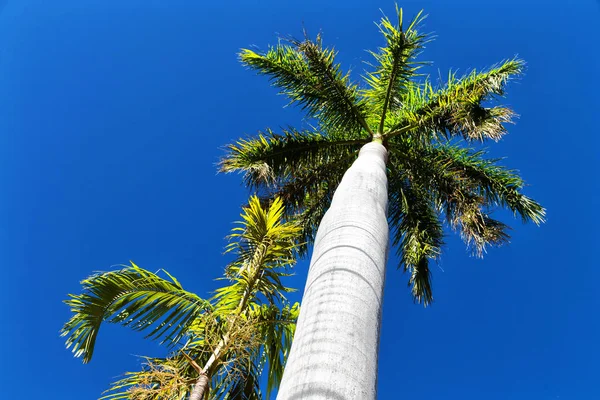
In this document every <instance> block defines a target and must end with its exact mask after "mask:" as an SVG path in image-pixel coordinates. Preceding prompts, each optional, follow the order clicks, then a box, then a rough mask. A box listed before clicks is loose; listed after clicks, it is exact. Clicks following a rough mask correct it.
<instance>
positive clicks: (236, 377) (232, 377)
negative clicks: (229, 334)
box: [208, 357, 263, 400]
mask: <svg viewBox="0 0 600 400" xmlns="http://www.w3.org/2000/svg"><path fill="white" fill-rule="evenodd" d="M228 368H229V371H227V373H225V374H223V375H222V376H219V377H216V378H215V380H214V382H213V384H212V389H211V391H210V392H209V395H208V399H209V400H262V398H263V397H262V392H261V390H260V373H261V371H262V368H261V366H260V365H259V364H257V363H256V360H255V359H254V358H235V357H234V358H233V362H231V363H230V365H228Z"/></svg>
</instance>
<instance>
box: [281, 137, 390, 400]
mask: <svg viewBox="0 0 600 400" xmlns="http://www.w3.org/2000/svg"><path fill="white" fill-rule="evenodd" d="M386 161H387V151H386V149H385V147H384V146H383V145H381V144H379V143H375V142H372V143H368V144H366V145H365V146H363V148H362V149H361V150H360V155H359V157H358V158H357V160H356V161H355V162H354V164H353V165H352V166H351V167H350V168H349V169H348V171H346V173H345V174H344V177H343V179H342V181H341V183H340V185H339V187H338V189H337V190H336V192H335V195H334V197H333V200H332V203H331V207H330V208H329V210H328V211H327V213H326V214H325V216H324V217H323V220H322V221H321V224H320V226H319V229H318V232H317V236H316V238H315V244H314V249H313V255H312V259H311V265H310V270H309V272H308V278H307V281H306V289H305V291H304V296H303V298H302V308H301V311H300V316H299V319H298V324H297V327H296V334H295V336H294V341H293V343H292V348H291V352H290V356H289V359H288V361H287V365H286V368H285V372H284V375H283V380H282V383H281V387H280V389H279V393H278V395H277V399H278V400H317V399H318V400H322V399H332V400H352V399H357V400H373V399H375V398H376V394H377V392H376V390H377V358H378V347H379V328H380V322H381V306H382V300H383V283H384V278H385V265H386V261H387V250H388V237H389V229H388V225H387V201H388V196H387V175H386Z"/></svg>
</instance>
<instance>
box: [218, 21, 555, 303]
mask: <svg viewBox="0 0 600 400" xmlns="http://www.w3.org/2000/svg"><path fill="white" fill-rule="evenodd" d="M423 19H424V17H423V15H422V14H421V13H419V14H418V15H417V16H416V17H415V18H414V19H413V20H412V21H411V22H410V23H409V24H408V25H405V24H404V23H403V16H402V10H397V19H396V20H394V21H392V20H391V19H389V18H387V17H384V18H383V19H382V20H381V23H380V24H378V26H379V29H380V31H381V33H382V35H383V39H384V45H383V46H382V47H380V48H379V49H378V50H377V51H374V52H372V53H371V54H372V55H373V58H374V61H373V62H372V63H370V64H369V65H370V67H371V70H370V71H368V72H366V74H365V76H364V80H363V83H362V84H361V85H359V84H356V83H354V82H352V80H351V77H350V75H349V74H347V73H343V72H342V68H341V67H340V65H339V64H337V63H336V61H335V56H336V51H335V50H334V49H332V48H327V47H324V46H323V42H322V38H321V36H320V35H319V36H317V38H316V39H315V40H312V39H310V38H309V37H308V36H305V38H304V39H303V40H294V39H291V40H282V41H280V42H279V43H278V44H277V45H276V46H273V47H270V48H269V49H268V50H267V51H265V52H258V51H254V50H248V49H246V50H242V52H241V54H240V57H241V61H242V63H243V64H244V65H246V66H247V67H249V68H251V69H253V70H255V71H257V72H258V73H259V74H264V75H266V76H267V77H268V78H269V79H270V80H271V82H272V84H273V85H274V86H275V87H277V88H279V89H280V91H281V93H282V94H283V95H285V96H287V97H288V98H289V99H290V101H291V103H293V104H297V105H299V106H300V107H302V108H303V109H304V111H305V112H306V114H307V115H308V117H309V118H311V119H312V120H313V122H314V123H313V125H314V126H316V128H314V129H308V130H299V129H294V128H287V129H283V130H281V131H279V132H274V131H272V130H270V129H266V130H264V131H263V132H260V133H259V134H258V136H256V137H252V138H246V139H240V140H239V141H237V142H236V143H233V144H231V145H229V146H228V148H227V154H226V156H225V157H224V158H223V160H222V162H221V165H220V167H221V170H222V171H224V172H234V171H237V172H242V173H243V175H244V179H245V181H246V183H247V184H248V185H249V186H250V187H252V188H254V189H257V190H259V191H261V194H262V195H263V196H264V197H266V198H268V197H271V196H279V197H280V198H282V199H283V200H284V201H285V202H286V205H287V206H288V207H287V211H288V212H289V213H290V214H295V215H297V216H298V218H299V219H300V221H301V223H302V226H303V227H304V229H303V240H304V242H305V243H306V245H308V244H309V243H310V242H311V241H312V240H313V238H314V235H315V231H316V227H317V226H318V223H319V222H320V220H321V218H322V217H323V215H324V213H325V211H326V210H327V208H328V206H329V204H330V202H331V199H332V196H333V193H334V191H335V189H336V187H337V185H338V184H339V182H340V180H341V178H342V176H343V174H344V172H345V171H346V170H347V169H348V168H349V167H350V165H351V164H352V162H353V161H354V160H355V159H356V157H357V154H358V151H359V149H360V148H361V147H362V146H363V145H364V144H365V143H367V142H370V141H378V142H381V143H383V144H384V145H385V146H386V148H387V149H388V157H389V159H388V178H389V210H388V214H389V222H390V226H391V229H392V231H393V242H394V244H395V245H396V248H397V252H398V254H399V257H400V266H399V267H400V268H402V269H403V270H405V271H408V273H409V276H410V277H409V286H410V287H411V288H412V294H413V296H414V298H415V300H416V301H418V302H422V303H424V304H425V305H427V304H428V303H430V302H431V301H432V299H433V295H432V290H431V277H430V265H431V262H432V260H435V259H437V258H438V257H439V255H440V253H441V249H442V245H443V240H444V235H445V229H444V225H447V226H448V227H450V228H452V229H453V230H454V231H456V232H458V233H459V234H460V235H461V237H462V238H463V239H464V241H465V242H466V243H467V245H468V246H469V247H470V248H472V249H473V251H474V253H475V254H477V255H482V254H483V252H484V251H485V249H486V247H487V246H488V245H500V244H502V243H504V242H506V241H507V240H508V238H509V235H508V233H507V229H508V227H507V226H506V225H505V224H503V223H502V222H500V221H497V220H495V219H494V218H493V217H492V211H493V210H494V209H496V208H499V207H500V208H502V207H504V208H507V209H509V210H511V211H512V212H513V213H514V214H515V215H516V216H518V217H520V218H521V219H522V220H523V221H532V222H534V223H536V224H539V223H541V222H542V221H543V218H544V209H543V208H542V207H541V206H540V205H539V204H538V203H537V202H535V201H534V200H532V199H530V198H529V197H527V196H525V195H524V194H523V193H522V189H523V187H524V182H523V180H522V179H521V178H520V177H519V175H518V174H517V173H516V172H515V171H513V170H510V169H507V168H506V167H504V166H502V165H500V164H499V160H495V159H489V158H486V153H485V152H483V151H479V150H476V147H477V145H478V144H479V143H482V142H486V141H489V140H492V141H497V140H499V139H501V138H502V137H503V135H504V134H505V133H506V124H507V123H510V122H511V121H512V118H513V117H514V113H513V112H512V111H511V110H510V109H509V108H508V107H506V106H504V105H501V104H499V101H500V100H501V99H502V96H503V95H504V93H505V87H506V85H507V83H508V82H509V81H510V80H512V79H513V78H515V77H517V76H519V75H520V74H521V73H522V70H523V66H524V63H523V61H521V60H519V59H511V60H507V61H504V62H502V63H500V64H498V65H496V66H494V67H492V68H490V69H487V70H483V71H478V70H473V71H471V72H470V73H468V74H466V75H465V76H462V77H459V76H458V75H457V74H456V73H455V72H450V74H449V76H448V79H447V81H446V82H445V83H440V84H434V83H432V81H431V79H430V78H429V76H427V75H422V74H420V72H419V71H420V69H421V67H423V65H424V64H426V63H424V62H422V61H419V60H418V56H419V54H420V53H421V52H422V50H423V48H424V45H425V44H426V43H427V42H428V41H429V40H430V37H429V36H428V35H425V34H423V33H422V32H421V30H420V25H421V22H422V20H423ZM302 250H303V251H304V252H305V251H306V246H305V247H304V248H303V249H302Z"/></svg>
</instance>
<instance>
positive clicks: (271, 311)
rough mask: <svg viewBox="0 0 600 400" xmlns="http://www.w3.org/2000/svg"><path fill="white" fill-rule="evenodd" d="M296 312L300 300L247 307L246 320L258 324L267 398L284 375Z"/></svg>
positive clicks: (297, 312) (294, 328)
mask: <svg viewBox="0 0 600 400" xmlns="http://www.w3.org/2000/svg"><path fill="white" fill-rule="evenodd" d="M299 313H300V304H299V303H295V304H294V305H293V306H290V305H285V306H282V307H278V306H275V305H272V304H262V305H258V304H254V305H253V306H252V308H251V310H250V313H249V319H251V320H252V321H253V324H255V325H256V326H257V335H259V336H260V337H261V343H262V355H261V359H262V360H264V362H266V366H267V390H266V394H267V400H268V399H269V398H270V395H271V393H272V391H273V390H274V389H277V387H278V386H279V382H280V381H281V378H282V376H283V369H284V366H285V362H286V360H287V356H288V352H289V349H290V347H291V345H292V339H293V338H294V332H295V330H296V320H297V319H298V314H299ZM261 364H262V362H261Z"/></svg>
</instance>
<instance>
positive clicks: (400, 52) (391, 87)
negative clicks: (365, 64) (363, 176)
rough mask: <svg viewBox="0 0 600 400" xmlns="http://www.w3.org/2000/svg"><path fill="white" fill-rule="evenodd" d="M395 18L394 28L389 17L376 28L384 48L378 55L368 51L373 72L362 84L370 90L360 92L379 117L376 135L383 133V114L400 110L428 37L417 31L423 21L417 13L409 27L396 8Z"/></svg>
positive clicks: (384, 115) (368, 74)
mask: <svg viewBox="0 0 600 400" xmlns="http://www.w3.org/2000/svg"><path fill="white" fill-rule="evenodd" d="M396 13H397V16H398V20H397V22H396V23H395V24H394V23H393V22H392V21H391V20H390V19H389V18H388V17H385V16H384V17H383V18H382V19H381V22H380V23H379V24H378V25H377V26H378V27H379V30H380V32H381V34H382V35H383V37H384V38H385V41H386V46H385V47H380V48H379V51H378V52H373V51H370V53H371V55H372V56H373V57H374V58H375V65H374V67H375V71H374V72H369V73H367V76H366V77H365V81H366V83H367V85H368V86H369V89H367V90H364V91H363V92H362V94H363V96H365V97H366V98H367V99H369V100H370V102H369V105H370V107H371V109H372V110H373V111H375V114H376V115H378V116H379V121H378V125H379V128H378V133H379V134H382V133H383V132H384V126H385V119H386V113H387V111H388V110H397V109H398V108H399V107H401V106H402V103H401V99H402V97H403V95H404V93H405V92H406V90H407V85H410V82H411V81H410V79H411V78H414V76H415V74H416V71H417V70H418V69H419V67H420V66H421V65H422V64H424V63H422V62H420V63H419V62H417V61H415V59H416V57H417V56H418V55H419V53H420V52H421V49H422V48H423V46H424V45H425V43H426V42H427V41H428V40H427V36H426V35H424V34H421V33H419V32H418V31H417V28H418V26H419V24H420V23H421V22H422V21H423V19H424V18H425V17H424V16H423V12H422V11H421V12H419V13H418V14H417V15H416V17H415V18H414V19H413V20H412V21H411V22H410V24H409V25H408V27H405V26H404V25H403V21H402V9H399V8H398V7H397V6H396Z"/></svg>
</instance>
